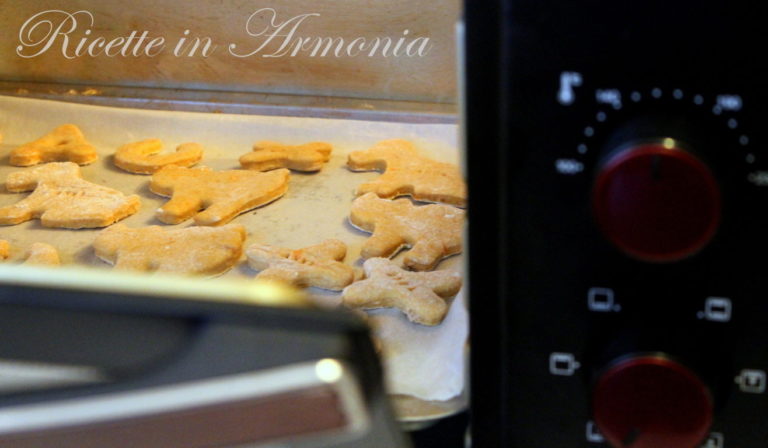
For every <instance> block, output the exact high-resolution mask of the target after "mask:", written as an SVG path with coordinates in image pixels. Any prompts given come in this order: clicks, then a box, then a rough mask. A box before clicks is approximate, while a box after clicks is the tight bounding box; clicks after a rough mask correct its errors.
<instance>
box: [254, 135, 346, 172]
mask: <svg viewBox="0 0 768 448" xmlns="http://www.w3.org/2000/svg"><path fill="white" fill-rule="evenodd" d="M332 149H333V147H332V146H331V145H330V144H329V143H323V142H312V143H306V144H303V145H297V146H290V145H283V144H281V143H277V142H270V141H261V142H256V143H255V144H254V145H253V152H249V153H248V154H245V155H243V156H241V157H240V165H241V166H242V167H243V168H246V169H249V170H256V171H268V170H274V169H276V168H288V169H292V170H294V171H320V169H321V168H322V167H323V164H324V163H325V162H327V161H328V159H330V157H331V151H332Z"/></svg>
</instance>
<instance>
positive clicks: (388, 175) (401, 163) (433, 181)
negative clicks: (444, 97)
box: [347, 140, 467, 207]
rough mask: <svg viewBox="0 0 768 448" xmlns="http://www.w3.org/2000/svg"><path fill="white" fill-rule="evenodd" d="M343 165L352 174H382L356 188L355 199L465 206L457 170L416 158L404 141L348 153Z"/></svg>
mask: <svg viewBox="0 0 768 448" xmlns="http://www.w3.org/2000/svg"><path fill="white" fill-rule="evenodd" d="M347 166H348V167H349V169H350V170H352V171H383V174H382V175H381V176H379V177H378V178H376V179H374V180H373V181H371V182H366V183H364V184H361V185H360V186H358V187H357V189H356V190H355V195H357V196H360V195H363V194H365V193H376V194H377V195H378V196H379V197H382V198H394V197H397V196H407V195H410V196H412V197H413V198H414V199H416V200H419V201H427V202H442V203H445V204H452V205H456V206H459V207H464V206H466V202H467V187H466V184H465V183H464V180H463V179H462V176H461V172H460V171H459V168H458V167H457V166H456V165H452V164H450V163H444V162H438V161H435V160H432V159H429V158H427V157H424V156H422V155H420V154H419V153H418V152H417V151H416V149H415V148H414V147H413V145H412V144H411V143H410V142H408V141H406V140H384V141H381V142H378V143H377V144H376V145H374V146H373V147H372V148H370V149H367V150H364V151H355V152H352V153H351V154H350V155H349V158H348V160H347Z"/></svg>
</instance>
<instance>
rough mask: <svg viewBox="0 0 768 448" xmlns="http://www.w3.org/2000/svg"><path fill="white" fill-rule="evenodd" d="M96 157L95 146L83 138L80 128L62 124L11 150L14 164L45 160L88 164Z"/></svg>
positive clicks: (32, 163)
mask: <svg viewBox="0 0 768 448" xmlns="http://www.w3.org/2000/svg"><path fill="white" fill-rule="evenodd" d="M97 158H98V154H97V153H96V148H94V147H93V146H92V145H91V144H90V143H88V142H87V141H86V140H85V136H83V133H82V132H81V131H80V128H78V127H77V126H75V125H73V124H64V125H61V126H59V127H57V128H56V129H54V130H53V131H51V132H50V133H48V134H46V135H44V136H42V137H40V138H39V139H37V140H35V141H32V142H29V143H26V144H24V145H21V146H19V147H18V148H15V149H14V150H12V151H11V157H10V162H11V165H15V166H31V165H37V164H38V163H45V162H63V161H68V162H74V163H77V164H78V165H88V164H89V163H93V162H95V161H96V159H97Z"/></svg>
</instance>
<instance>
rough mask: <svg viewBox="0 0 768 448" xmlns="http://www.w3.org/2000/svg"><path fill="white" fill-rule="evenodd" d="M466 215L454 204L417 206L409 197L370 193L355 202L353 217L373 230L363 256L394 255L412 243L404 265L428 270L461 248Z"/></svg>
mask: <svg viewBox="0 0 768 448" xmlns="http://www.w3.org/2000/svg"><path fill="white" fill-rule="evenodd" d="M464 215H465V211H464V210H462V209H459V208H455V207H452V206H450V205H442V204H430V205H423V206H415V205H413V203H412V202H411V200H410V199H407V198H402V199H396V200H389V199H381V198H379V197H378V196H376V195H375V194H374V193H366V194H364V195H363V196H360V197H359V198H357V199H355V200H354V201H353V202H352V210H351V212H350V215H349V220H350V222H351V223H352V225H353V226H355V227H357V228H359V229H361V230H364V231H366V232H372V233H373V235H372V236H371V237H370V238H368V240H367V241H366V242H365V243H364V244H363V248H362V251H361V253H360V255H361V256H362V257H363V258H365V259H368V258H373V257H391V256H393V255H394V254H396V253H397V252H398V251H399V250H400V249H401V248H403V247H410V248H411V249H410V250H409V251H408V253H407V254H406V255H405V258H404V260H403V263H404V265H405V266H407V267H408V268H410V269H413V270H416V271H425V270H429V269H432V268H433V267H434V266H435V265H436V264H437V262H438V261H440V260H441V259H442V258H444V257H448V256H450V255H454V254H457V253H459V252H461V249H462V242H461V234H462V228H463V225H464Z"/></svg>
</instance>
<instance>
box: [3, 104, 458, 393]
mask: <svg viewBox="0 0 768 448" xmlns="http://www.w3.org/2000/svg"><path fill="white" fill-rule="evenodd" d="M65 123H72V124H76V125H78V126H79V127H80V129H81V130H82V131H83V133H84V134H85V136H86V138H87V139H88V140H89V141H90V142H91V143H92V144H93V145H94V146H96V148H97V149H98V151H99V160H98V161H96V162H95V163H94V164H92V165H88V166H84V167H82V172H83V176H84V178H85V179H86V180H89V181H91V182H95V183H98V184H101V185H106V186H109V187H111V188H115V189H117V190H120V191H122V192H123V193H126V194H131V193H135V194H138V195H139V196H140V197H141V201H142V206H141V210H140V211H139V212H138V213H137V214H135V215H133V216H131V217H129V218H127V219H125V220H124V221H123V222H124V223H125V224H126V225H128V226H129V227H140V226H147V225H164V224H162V223H160V222H159V221H157V220H156V219H155V218H154V211H155V210H156V209H157V208H158V207H159V206H161V205H162V204H163V203H164V202H165V201H166V200H167V199H166V198H162V197H160V196H157V195H155V194H153V193H152V192H150V191H149V189H148V182H149V179H150V177H149V176H143V175H136V174H129V173H126V172H124V171H121V170H119V169H118V168H116V167H115V166H114V165H113V163H112V154H113V153H114V152H115V150H116V149H117V148H118V147H119V146H121V145H123V144H125V143H129V142H134V141H138V140H143V139H148V138H160V139H162V140H163V142H164V143H165V145H166V149H168V150H175V147H176V146H177V145H179V144H181V143H185V142H197V143H200V144H201V145H203V147H204V148H205V153H204V157H203V161H202V162H201V165H206V166H209V167H212V168H214V169H239V168H240V166H239V163H238V157H240V156H241V155H242V154H245V153H247V152H249V151H250V150H251V146H252V145H253V143H254V142H256V141H258V140H276V141H280V142H283V143H287V144H299V143H306V142H309V141H327V142H330V143H332V144H333V147H334V150H333V153H332V155H331V160H330V162H329V163H328V164H326V165H325V166H324V167H323V169H322V171H321V172H319V173H316V174H299V173H292V175H291V180H290V183H289V188H288V192H287V193H286V195H285V196H284V197H283V198H281V199H279V200H277V201H276V202H274V203H272V204H269V205H266V206H264V207H262V208H258V209H255V210H252V211H250V212H247V213H245V214H243V215H240V216H239V217H238V218H236V219H235V220H234V221H233V222H237V223H241V224H243V225H244V226H245V227H246V229H247V230H248V239H247V241H246V245H250V244H253V243H257V242H258V243H262V244H272V245H278V246H283V247H288V248H299V247H304V246H307V245H312V244H317V243H319V242H320V241H322V240H324V239H327V238H338V239H340V240H342V241H344V242H345V243H347V245H348V252H347V257H346V259H345V262H346V263H349V264H351V265H353V266H356V267H358V268H359V267H360V266H361V265H362V260H360V259H359V254H360V248H361V245H362V244H363V242H364V241H365V240H366V238H367V237H368V236H369V234H367V233H365V232H361V231H359V230H357V229H355V228H354V227H352V226H351V225H350V224H349V223H348V221H347V216H348V213H349V209H350V204H351V202H352V200H353V198H354V196H353V194H352V191H353V189H354V188H355V187H356V186H357V185H358V184H360V183H363V182H366V181H368V180H371V179H374V178H375V177H377V176H379V174H378V173H373V172H371V173H353V172H351V171H349V170H347V169H346V167H345V164H346V159H347V154H349V152H351V151H354V150H360V149H366V148H369V147H371V146H372V145H373V144H375V143H376V142H377V141H380V140H385V139H391V138H404V139H408V140H411V141H412V142H413V143H414V144H415V145H416V146H417V147H418V148H420V149H421V150H422V151H423V152H424V153H425V154H427V155H429V156H430V157H432V158H435V159H438V160H442V161H447V162H452V163H459V152H458V150H457V129H456V126H455V125H443V124H407V123H391V122H374V121H358V120H338V119H322V118H294V117H274V116H253V115H227V114H209V113H194V112H166V111H151V110H143V109H124V108H109V107H99V106H88V105H80V104H72V103H63V102H55V101H46V100H35V99H24V98H14V97H0V134H2V144H0V181H2V182H4V180H5V177H6V176H7V175H8V173H10V172H13V171H17V170H21V169H24V168H18V167H12V166H10V165H9V163H8V153H9V151H10V150H11V149H13V148H14V147H16V146H18V145H20V144H23V143H26V142H28V141H31V140H34V139H36V138H38V137H40V136H42V135H44V134H45V133H47V132H49V131H50V130H52V129H53V128H55V127H56V126H59V125H61V124H65ZM25 196H26V193H23V194H14V193H8V192H6V191H5V190H4V188H3V190H2V192H1V193H0V206H5V205H9V204H13V203H15V202H17V201H19V200H21V199H22V198H23V197H25ZM188 225H191V223H183V224H180V225H178V226H169V227H186V226H188ZM98 232H99V230H98V229H95V230H65V229H48V228H44V227H42V226H41V225H40V224H39V221H37V220H35V221H30V222H26V223H23V224H20V225H17V226H10V227H0V239H7V240H9V241H10V243H11V248H12V252H11V255H12V258H11V260H10V262H18V260H20V259H21V258H23V256H24V252H25V251H26V250H27V248H28V247H29V245H30V244H31V243H33V242H36V241H39V242H45V243H49V244H52V245H54V246H55V247H57V248H58V249H59V251H60V254H61V258H62V263H64V264H79V265H85V266H91V267H93V268H94V269H110V268H111V267H110V266H109V265H108V264H106V263H104V262H102V261H101V260H99V259H97V258H96V257H95V255H94V253H93V249H92V247H91V243H92V241H93V239H94V238H95V236H96V234H97V233H98ZM438 269H462V263H461V257H460V256H456V257H452V258H449V259H446V260H444V261H443V262H442V263H441V264H440V265H439V266H438ZM256 273H257V272H256V271H253V270H251V269H250V268H249V267H248V266H247V263H245V262H243V263H241V264H240V265H238V266H237V267H235V268H234V269H232V270H231V271H230V272H228V273H227V274H225V275H223V276H222V278H231V277H253V276H255V275H256ZM212 281H216V280H212ZM310 293H312V294H313V295H314V296H315V297H316V300H317V301H318V303H320V304H321V305H323V306H336V305H338V303H339V294H338V293H330V292H327V291H322V290H316V289H314V288H312V289H310ZM369 317H370V322H371V326H372V327H373V328H374V331H375V333H376V334H377V336H378V338H379V339H380V340H381V346H382V353H383V355H384V364H385V371H386V375H387V377H386V378H387V386H388V389H389V392H390V393H391V394H403V395H411V396H415V397H417V398H420V399H423V400H448V399H450V398H452V397H455V396H456V395H458V394H460V393H461V392H462V390H463V387H464V355H463V354H464V345H465V341H466V337H467V327H468V322H467V321H468V318H467V313H466V309H465V304H464V301H463V299H462V295H461V293H460V294H459V296H457V298H456V299H455V300H454V301H453V303H452V305H451V309H450V312H449V315H448V317H447V318H446V320H445V321H444V322H443V323H442V324H441V325H440V326H437V327H431V328H428V327H423V326H419V325H416V324H413V323H410V322H408V320H407V319H405V317H403V315H402V314H400V313H399V312H397V311H396V310H376V311H372V312H370V313H369Z"/></svg>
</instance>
